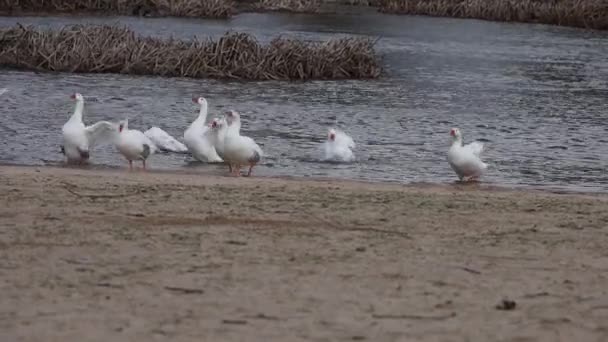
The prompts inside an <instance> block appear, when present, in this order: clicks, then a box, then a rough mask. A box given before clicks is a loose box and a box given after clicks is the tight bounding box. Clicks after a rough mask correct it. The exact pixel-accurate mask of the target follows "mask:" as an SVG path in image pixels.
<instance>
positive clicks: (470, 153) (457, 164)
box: [448, 128, 488, 181]
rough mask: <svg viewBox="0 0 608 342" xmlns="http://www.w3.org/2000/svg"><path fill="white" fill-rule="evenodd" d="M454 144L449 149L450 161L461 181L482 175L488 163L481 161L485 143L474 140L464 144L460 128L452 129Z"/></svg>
mask: <svg viewBox="0 0 608 342" xmlns="http://www.w3.org/2000/svg"><path fill="white" fill-rule="evenodd" d="M450 135H451V136H452V146H450V149H449V150H448V163H449V164H450V166H451V167H452V169H453V170H454V172H456V174H457V175H458V178H460V180H461V181H463V180H473V179H477V178H479V177H480V176H481V174H482V173H483V172H484V171H485V170H486V169H487V168H488V165H487V164H486V163H484V162H482V161H481V159H480V156H481V153H482V152H483V143H481V142H479V141H474V142H472V143H470V144H467V145H463V143H462V134H461V133H460V130H459V129H458V128H452V129H451V130H450Z"/></svg>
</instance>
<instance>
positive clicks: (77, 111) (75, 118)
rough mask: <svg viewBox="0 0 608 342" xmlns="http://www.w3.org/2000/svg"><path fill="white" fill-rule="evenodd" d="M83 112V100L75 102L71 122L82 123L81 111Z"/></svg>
mask: <svg viewBox="0 0 608 342" xmlns="http://www.w3.org/2000/svg"><path fill="white" fill-rule="evenodd" d="M83 110H84V100H76V106H75V107H74V114H72V117H71V118H70V121H72V122H82V111H83Z"/></svg>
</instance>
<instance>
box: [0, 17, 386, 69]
mask: <svg viewBox="0 0 608 342" xmlns="http://www.w3.org/2000/svg"><path fill="white" fill-rule="evenodd" d="M0 66H3V67H8V68H16V69H25V70H35V71H61V72H75V73H120V74H135V75H159V76H181V77H194V78H230V79H243V80H311V79H360V78H375V77H379V76H380V75H381V73H382V69H381V67H380V58H379V57H378V56H377V55H376V53H375V50H374V41H372V40H370V39H363V38H339V39H332V40H329V41H326V42H308V41H302V40H297V39H292V38H285V37H278V38H275V39H274V40H272V41H271V42H270V43H269V44H261V43H259V42H258V41H257V40H256V39H255V38H254V37H253V36H251V35H249V34H245V33H237V32H228V33H226V34H225V35H224V36H222V37H220V38H219V39H216V40H213V39H207V40H199V39H194V40H192V41H183V40H177V39H166V40H164V39H160V38H154V37H144V36H139V35H137V34H135V33H134V32H133V31H131V30H129V29H128V28H123V27H113V26H106V25H99V26H97V25H72V26H66V27H64V28H63V29H60V30H39V29H36V28H34V27H32V26H29V27H24V26H21V25H17V26H15V27H12V28H7V29H2V30H0Z"/></svg>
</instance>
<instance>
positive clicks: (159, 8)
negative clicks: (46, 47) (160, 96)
mask: <svg viewBox="0 0 608 342" xmlns="http://www.w3.org/2000/svg"><path fill="white" fill-rule="evenodd" d="M233 7H234V6H233V1H232V0H0V12H3V13H8V14H13V13H23V12H26V13H70V14H73V13H78V12H95V13H98V14H122V15H149V16H176V17H210V18H226V17H229V16H230V15H231V14H232V12H233Z"/></svg>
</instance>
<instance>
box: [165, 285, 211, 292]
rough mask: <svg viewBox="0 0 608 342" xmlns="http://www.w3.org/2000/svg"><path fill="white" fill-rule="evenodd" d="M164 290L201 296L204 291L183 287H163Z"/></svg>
mask: <svg viewBox="0 0 608 342" xmlns="http://www.w3.org/2000/svg"><path fill="white" fill-rule="evenodd" d="M165 290H169V291H173V292H179V293H183V294H203V293H204V292H205V291H203V290H201V289H189V288H185V287H175V286H165Z"/></svg>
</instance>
